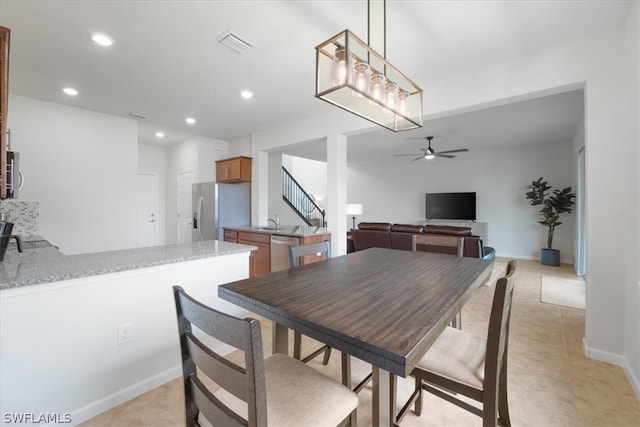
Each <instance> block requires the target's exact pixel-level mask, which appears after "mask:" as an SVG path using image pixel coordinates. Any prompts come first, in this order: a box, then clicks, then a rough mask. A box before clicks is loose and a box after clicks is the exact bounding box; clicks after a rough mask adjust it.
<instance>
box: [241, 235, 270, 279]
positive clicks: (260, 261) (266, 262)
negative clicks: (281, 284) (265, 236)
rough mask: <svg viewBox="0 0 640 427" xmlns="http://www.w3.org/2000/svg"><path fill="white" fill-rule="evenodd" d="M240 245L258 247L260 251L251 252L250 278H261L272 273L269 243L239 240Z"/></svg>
mask: <svg viewBox="0 0 640 427" xmlns="http://www.w3.org/2000/svg"><path fill="white" fill-rule="evenodd" d="M238 243H240V244H243V245H252V246H257V247H258V250H256V251H253V252H251V257H250V259H249V276H250V277H255V276H261V275H263V274H269V273H270V272H271V245H270V244H269V243H263V242H255V241H251V240H243V239H238Z"/></svg>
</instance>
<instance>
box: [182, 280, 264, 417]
mask: <svg viewBox="0 0 640 427" xmlns="http://www.w3.org/2000/svg"><path fill="white" fill-rule="evenodd" d="M173 290H174V297H175V302H176V312H177V316H178V330H179V333H180V348H181V352H182V366H183V379H184V393H185V404H186V405H185V406H186V408H185V410H186V426H187V427H192V426H198V425H199V424H198V421H197V420H198V414H199V413H202V414H203V415H204V416H205V418H207V420H209V422H211V423H212V424H213V425H248V426H266V424H267V398H266V381H265V374H264V359H263V352H262V335H261V330H260V323H259V322H258V321H257V320H255V319H250V318H247V319H239V318H237V317H234V316H230V315H228V314H225V313H221V312H219V311H217V310H215V309H213V308H210V307H207V306H205V305H204V304H201V303H200V302H198V301H196V300H195V299H193V298H192V297H190V296H189V295H187V294H186V293H185V292H184V290H183V289H182V288H181V287H180V286H174V287H173ZM192 325H193V326H196V327H197V328H198V329H200V330H201V331H202V332H204V333H205V334H207V335H209V336H210V337H212V338H215V339H217V340H219V341H222V342H224V343H226V344H228V345H231V346H233V347H235V348H237V349H240V350H242V351H243V352H244V361H245V367H244V368H242V367H240V366H238V365H237V364H235V363H233V362H231V361H229V360H228V359H226V358H225V357H224V356H222V355H220V354H219V353H216V352H215V351H214V350H213V349H212V348H210V347H209V346H207V345H206V344H204V343H203V342H202V341H201V340H200V339H198V338H197V337H195V336H194V335H193V332H192ZM199 371H201V372H202V373H204V374H205V375H207V376H208V377H209V378H210V379H211V380H212V381H213V382H215V383H216V384H217V385H219V386H220V387H221V388H222V389H224V390H225V391H226V392H228V393H230V394H231V395H234V396H236V397H238V398H239V399H241V400H243V401H245V402H246V404H247V415H248V416H247V418H246V419H245V418H243V417H242V416H241V415H239V414H237V413H235V412H234V411H233V410H232V409H231V408H230V407H229V406H227V405H225V403H224V402H222V401H221V400H220V399H218V398H216V397H215V396H214V395H213V393H211V392H210V390H209V389H208V388H207V387H206V386H205V385H204V384H203V383H202V382H201V381H200V379H199V378H198V373H199Z"/></svg>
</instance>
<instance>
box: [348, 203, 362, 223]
mask: <svg viewBox="0 0 640 427" xmlns="http://www.w3.org/2000/svg"><path fill="white" fill-rule="evenodd" d="M347 215H351V218H352V219H353V227H351V228H356V215H362V204H360V203H349V204H347Z"/></svg>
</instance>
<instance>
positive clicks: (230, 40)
mask: <svg viewBox="0 0 640 427" xmlns="http://www.w3.org/2000/svg"><path fill="white" fill-rule="evenodd" d="M217 40H218V41H219V42H220V43H222V44H223V45H225V46H226V47H228V48H229V49H231V50H233V51H234V52H238V53H245V52H246V51H247V50H249V49H251V48H252V47H253V44H252V43H251V42H250V41H247V40H245V39H243V38H242V37H240V36H239V35H237V34H235V33H232V32H231V30H227V31H225V32H224V33H222V34H221V35H220V36H218V38H217Z"/></svg>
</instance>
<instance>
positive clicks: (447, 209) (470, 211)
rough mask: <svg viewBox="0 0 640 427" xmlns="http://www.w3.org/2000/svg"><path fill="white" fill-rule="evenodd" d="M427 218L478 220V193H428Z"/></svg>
mask: <svg viewBox="0 0 640 427" xmlns="http://www.w3.org/2000/svg"><path fill="white" fill-rule="evenodd" d="M426 216H427V219H466V220H471V221H475V220H476V193H427V214H426Z"/></svg>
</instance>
